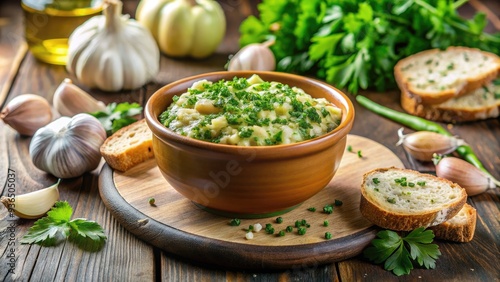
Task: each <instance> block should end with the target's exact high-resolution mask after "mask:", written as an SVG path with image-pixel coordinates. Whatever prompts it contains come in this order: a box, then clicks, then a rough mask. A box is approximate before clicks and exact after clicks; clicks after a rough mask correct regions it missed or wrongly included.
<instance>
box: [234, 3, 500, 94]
mask: <svg viewBox="0 0 500 282" xmlns="http://www.w3.org/2000/svg"><path fill="white" fill-rule="evenodd" d="M466 2H467V0H458V1H454V0H264V1H263V2H262V3H261V4H259V6H258V9H259V13H260V18H257V17H254V16H250V17H248V18H247V19H246V20H245V21H243V22H242V24H241V26H240V32H241V38H240V45H242V46H245V45H248V44H250V43H254V42H263V41H266V40H268V39H270V38H274V39H275V43H274V44H273V45H272V46H271V47H270V48H271V50H272V51H273V53H274V55H275V56H276V59H277V62H278V65H277V70H278V71H285V72H295V73H308V74H315V75H316V76H318V77H319V78H322V79H324V80H326V81H327V82H329V83H331V84H333V85H335V86H336V87H338V88H347V90H348V91H349V92H351V93H353V94H357V93H358V91H359V89H368V88H372V89H376V90H378V91H383V90H386V89H393V88H395V87H396V84H395V80H394V75H393V68H394V65H395V64H396V63H397V61H399V60H400V59H402V58H404V57H407V56H409V55H412V54H414V53H417V52H420V51H423V50H426V49H431V48H440V49H444V48H446V47H449V46H468V47H475V48H479V49H482V50H485V51H490V52H492V53H495V54H499V53H500V33H497V34H494V35H493V34H488V33H486V32H484V31H483V30H484V28H485V27H486V24H487V19H486V16H485V14H484V13H477V14H475V15H474V17H473V18H472V19H465V18H463V17H461V16H460V15H459V14H458V12H457V9H458V8H459V7H460V6H462V5H463V4H464V3H466Z"/></svg>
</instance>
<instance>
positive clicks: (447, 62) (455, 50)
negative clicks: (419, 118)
mask: <svg viewBox="0 0 500 282" xmlns="http://www.w3.org/2000/svg"><path fill="white" fill-rule="evenodd" d="M499 72H500V57H498V56H497V55H495V54H493V53H489V52H485V51H481V50H479V49H475V48H467V47H449V48H448V49H446V50H439V49H431V50H426V51H422V52H419V53H417V54H414V55H411V56H409V57H407V58H404V59H402V60H400V61H399V62H398V63H397V64H396V66H395V67H394V76H395V78H396V82H397V84H398V86H399V88H400V89H401V91H406V92H409V93H411V94H412V95H414V96H416V97H418V101H419V103H420V104H425V105H429V104H440V103H444V102H446V101H448V100H450V99H452V98H456V97H460V96H462V95H465V94H467V93H468V92H470V91H473V90H475V89H477V88H480V87H481V86H483V85H485V84H487V83H489V82H491V81H492V80H493V79H495V78H496V77H497V76H498V73H499Z"/></svg>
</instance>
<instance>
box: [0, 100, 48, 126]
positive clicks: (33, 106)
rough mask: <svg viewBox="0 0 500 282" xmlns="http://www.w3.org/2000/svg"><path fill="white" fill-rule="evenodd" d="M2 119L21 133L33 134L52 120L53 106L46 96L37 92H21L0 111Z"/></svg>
mask: <svg viewBox="0 0 500 282" xmlns="http://www.w3.org/2000/svg"><path fill="white" fill-rule="evenodd" d="M0 119H1V120H3V121H4V122H5V123H6V124H8V125H10V127H12V128H14V129H15V130H16V131H17V132H19V134H21V135H26V136H32V135H33V134H35V132H36V131H37V130H38V129H39V128H40V127H42V126H44V125H47V124H48V123H49V122H51V121H52V108H51V107H50V104H49V102H47V100H45V98H43V97H40V96H38V95H35V94H21V95H19V96H17V97H15V98H14V99H12V100H10V102H9V103H7V105H6V106H5V108H3V110H2V112H0Z"/></svg>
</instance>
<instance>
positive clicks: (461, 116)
mask: <svg viewBox="0 0 500 282" xmlns="http://www.w3.org/2000/svg"><path fill="white" fill-rule="evenodd" d="M401 107H402V108H403V109H404V110H405V111H406V112H408V113H409V114H412V115H415V116H419V117H423V118H425V119H428V120H433V121H439V122H450V123H461V122H469V121H477V120H484V119H488V118H497V117H499V116H500V78H499V79H496V80H494V81H493V82H490V83H488V84H487V85H485V86H483V87H480V88H478V89H476V90H473V91H471V92H470V93H468V94H467V95H464V96H461V97H457V98H452V99H450V100H448V101H446V102H444V103H440V104H435V105H425V104H423V103H422V101H421V99H420V96H418V95H413V94H412V93H410V92H408V91H405V90H403V91H401Z"/></svg>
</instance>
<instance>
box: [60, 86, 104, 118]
mask: <svg viewBox="0 0 500 282" xmlns="http://www.w3.org/2000/svg"><path fill="white" fill-rule="evenodd" d="M52 104H53V105H54V108H55V109H56V110H57V111H58V112H59V113H60V114H61V115H62V116H69V117H72V116H74V115H76V114H80V113H93V112H97V111H103V110H105V109H106V105H105V104H104V103H103V102H101V101H97V100H96V99H94V97H92V96H91V95H90V94H88V93H87V92H85V91H84V90H83V89H81V88H80V87H78V86H76V85H75V84H73V82H72V81H71V79H69V78H66V79H64V81H63V82H62V83H61V84H60V85H59V87H57V89H56V91H55V92H54V97H53V98H52Z"/></svg>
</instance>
